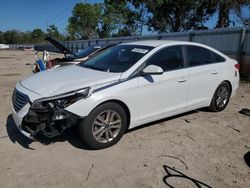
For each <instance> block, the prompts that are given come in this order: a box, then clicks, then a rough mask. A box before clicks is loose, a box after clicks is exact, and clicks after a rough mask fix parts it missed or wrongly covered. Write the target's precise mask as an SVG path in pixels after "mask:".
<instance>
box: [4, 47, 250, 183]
mask: <svg viewBox="0 0 250 188" xmlns="http://www.w3.org/2000/svg"><path fill="white" fill-rule="evenodd" d="M54 56H55V54H54ZM33 62H34V52H23V51H0V104H1V107H0V125H1V126H0V159H1V161H0V182H1V185H0V186H1V187H167V185H168V184H169V185H171V186H173V187H198V185H200V186H203V187H219V188H221V187H234V188H235V187H241V188H245V187H246V188H247V187H250V168H249V167H248V166H247V164H246V161H247V160H248V162H249V161H250V159H249V155H250V154H249V152H250V117H248V116H246V115H242V114H240V113H238V112H239V110H241V109H242V108H250V84H249V83H248V84H247V83H241V85H240V88H239V91H238V94H237V96H235V97H234V98H232V100H231V102H230V104H229V106H228V107H227V108H226V110H225V111H223V112H220V113H211V112H206V111H204V110H197V111H193V112H190V113H187V114H184V115H181V116H178V117H174V118H168V119H165V120H161V121H159V122H154V123H151V124H148V125H145V126H143V127H141V128H139V129H136V130H133V131H130V132H128V133H127V134H125V135H124V137H123V138H122V140H121V141H120V142H119V143H118V144H116V145H115V146H113V147H110V148H108V149H104V150H99V151H90V150H87V149H86V148H85V147H84V146H83V145H82V143H81V140H80V137H79V134H78V133H77V130H76V129H70V130H68V131H66V132H65V134H63V135H62V136H60V137H59V138H56V139H53V140H47V141H46V143H43V144H42V143H39V142H32V141H30V140H29V139H27V138H25V137H24V136H22V135H21V134H20V133H19V132H18V131H17V129H16V127H15V125H14V123H13V119H12V116H11V115H10V101H11V94H12V91H13V88H14V86H15V83H16V82H17V81H18V80H20V79H22V78H24V77H26V76H28V75H30V74H31V65H27V63H30V64H32V63H33ZM247 153H248V154H247ZM244 155H245V160H244Z"/></svg>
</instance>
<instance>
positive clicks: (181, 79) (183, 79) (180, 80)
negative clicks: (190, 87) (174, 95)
mask: <svg viewBox="0 0 250 188" xmlns="http://www.w3.org/2000/svg"><path fill="white" fill-rule="evenodd" d="M186 81H187V78H184V77H182V78H180V79H179V80H178V82H180V83H183V82H186Z"/></svg>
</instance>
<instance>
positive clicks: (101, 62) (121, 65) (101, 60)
mask: <svg viewBox="0 0 250 188" xmlns="http://www.w3.org/2000/svg"><path fill="white" fill-rule="evenodd" d="M152 49H153V47H151V46H142V45H118V46H114V47H111V48H108V49H106V50H104V51H103V52H101V53H99V54H97V55H96V56H94V57H93V58H90V59H88V60H87V61H85V62H84V63H80V64H79V66H81V67H86V68H90V69H95V70H100V71H107V72H124V71H126V70H128V69H129V68H130V67H131V66H132V65H134V64H135V63H136V62H137V61H138V60H139V59H141V58H142V57H143V56H144V55H145V54H147V53H148V52H149V51H150V50H152Z"/></svg>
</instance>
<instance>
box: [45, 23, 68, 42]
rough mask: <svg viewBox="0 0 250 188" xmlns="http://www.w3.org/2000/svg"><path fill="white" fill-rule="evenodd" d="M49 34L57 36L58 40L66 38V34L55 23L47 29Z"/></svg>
mask: <svg viewBox="0 0 250 188" xmlns="http://www.w3.org/2000/svg"><path fill="white" fill-rule="evenodd" d="M47 35H49V36H51V37H53V38H56V39H58V40H64V38H65V37H64V36H63V35H62V34H60V32H59V31H58V29H57V27H56V26H55V25H50V26H49V27H48V29H47Z"/></svg>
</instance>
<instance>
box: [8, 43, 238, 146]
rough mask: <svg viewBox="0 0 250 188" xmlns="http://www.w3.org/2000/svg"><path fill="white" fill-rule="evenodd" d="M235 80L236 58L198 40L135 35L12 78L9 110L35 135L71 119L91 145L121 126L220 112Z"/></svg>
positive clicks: (111, 137)
mask: <svg viewBox="0 0 250 188" xmlns="http://www.w3.org/2000/svg"><path fill="white" fill-rule="evenodd" d="M238 84H239V64H238V63H237V62H236V61H235V60H233V59H231V58H229V57H227V56H226V55H224V54H222V53H221V52H219V51H217V50H215V49H213V48H211V47H208V46H206V45H202V44H198V43H191V42H181V41H164V40H152V41H140V42H132V43H124V44H119V45H117V46H114V47H111V48H108V49H106V50H104V51H102V52H100V53H98V54H97V55H95V56H94V57H92V58H90V59H89V60H87V61H85V62H84V64H78V65H71V66H66V67H61V68H58V69H53V70H47V71H43V72H40V73H38V74H35V75H32V76H30V77H28V78H26V79H24V80H21V81H20V82H18V83H17V85H16V87H15V90H14V92H13V97H12V114H13V118H14V120H15V123H16V125H17V127H18V128H19V130H20V131H21V132H22V133H23V134H24V135H26V136H28V137H30V138H33V139H36V138H37V137H38V136H39V135H43V136H47V137H54V136H57V135H60V134H61V133H62V132H63V131H64V130H65V129H66V128H68V127H71V126H74V125H78V126H79V131H80V134H81V137H82V139H83V141H84V143H85V144H86V145H87V146H88V147H90V148H92V149H101V148H106V147H109V146H111V145H114V144H115V143H117V142H118V141H119V140H120V139H121V137H122V135H123V134H124V133H125V131H126V130H127V129H131V128H134V127H137V126H139V125H142V124H145V123H148V122H152V121H155V120H159V119H162V118H166V117H169V116H173V115H177V114H180V113H184V112H187V111H190V110H194V109H198V108H202V107H209V108H210V109H211V110H212V111H216V112H217V111H221V110H223V109H225V107H226V106H227V104H228V102H229V99H230V97H232V96H233V95H234V94H235V93H236V90H237V88H238Z"/></svg>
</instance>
